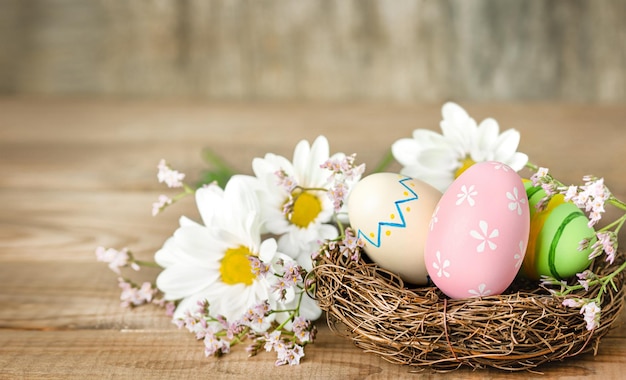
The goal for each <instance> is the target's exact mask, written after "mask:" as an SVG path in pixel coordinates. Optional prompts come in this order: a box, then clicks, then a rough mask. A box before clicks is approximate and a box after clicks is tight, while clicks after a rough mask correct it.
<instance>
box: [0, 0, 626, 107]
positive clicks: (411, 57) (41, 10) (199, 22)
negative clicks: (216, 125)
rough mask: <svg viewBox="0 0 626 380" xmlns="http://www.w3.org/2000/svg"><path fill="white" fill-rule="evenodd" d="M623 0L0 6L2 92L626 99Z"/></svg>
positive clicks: (68, 1)
mask: <svg viewBox="0 0 626 380" xmlns="http://www.w3.org/2000/svg"><path fill="white" fill-rule="evenodd" d="M624 17H626V1H624V0H594V1H584V0H573V1H571V0H554V1H533V0H522V1H518V0H504V1H503V0H475V1H461V0H445V1H438V0H406V1H384V0H367V1H361V0H357V1H328V0H324V1H318V0H298V1H291V0H261V1H248V0H209V1H204V0H185V1H177V0H145V1H124V0H109V1H81V0H23V1H22V0H5V1H2V2H0V46H2V47H3V48H2V49H0V91H3V92H5V93H20V94H21V93H26V94H53V95H54V94H78V95H85V94H92V95H123V96H150V97H153V96H158V97H172V96H176V97H201V98H209V99H213V100H215V99H244V100H257V99H282V100H285V99H299V100H303V99H312V100H387V101H389V100H398V101H441V100H444V99H456V100H472V99H474V100H475V99H479V100H492V101H493V100H520V99H527V100H569V101H577V102H581V101H592V102H620V101H624V100H626V69H625V68H626V49H624V46H626V40H625V38H626V37H624V36H626V23H624V22H623V19H624Z"/></svg>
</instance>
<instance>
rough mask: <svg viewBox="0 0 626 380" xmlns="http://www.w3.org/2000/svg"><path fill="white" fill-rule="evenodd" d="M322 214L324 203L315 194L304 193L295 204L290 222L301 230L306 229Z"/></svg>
mask: <svg viewBox="0 0 626 380" xmlns="http://www.w3.org/2000/svg"><path fill="white" fill-rule="evenodd" d="M320 212H322V202H320V200H319V198H318V197H316V196H315V195H313V194H310V193H307V192H304V193H302V194H300V195H298V197H297V198H296V200H295V201H294V203H293V212H292V213H291V218H290V221H291V223H293V224H295V225H296V226H298V227H300V228H306V227H307V226H308V225H309V224H310V223H311V222H312V221H314V220H315V218H317V216H318V215H319V214H320Z"/></svg>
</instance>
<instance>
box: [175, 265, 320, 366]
mask: <svg viewBox="0 0 626 380" xmlns="http://www.w3.org/2000/svg"><path fill="white" fill-rule="evenodd" d="M250 261H251V264H252V271H253V273H255V275H259V276H273V277H274V278H275V279H276V280H277V281H276V282H275V285H274V286H273V287H272V291H273V293H274V295H275V297H276V298H277V299H278V303H280V302H281V301H284V300H285V298H286V294H287V293H293V292H295V293H296V297H298V301H297V305H296V306H295V307H294V308H293V309H280V308H276V309H272V308H271V307H270V304H269V302H268V301H264V302H261V303H259V304H257V305H255V306H253V307H251V308H250V309H248V311H247V312H246V313H244V314H243V316H241V317H240V318H239V319H238V320H236V321H228V320H227V319H226V318H225V317H224V316H221V315H218V316H212V315H211V314H210V311H209V309H210V307H209V306H210V305H209V303H208V301H206V300H203V301H200V302H198V307H197V309H196V310H195V311H187V312H186V314H185V316H184V317H183V318H180V319H177V320H175V322H176V324H177V325H178V327H179V328H183V327H185V328H186V329H187V330H189V331H190V332H192V333H194V334H195V336H196V338H197V339H198V340H203V342H204V354H205V356H207V357H208V356H217V357H219V356H222V355H224V354H227V353H229V352H230V349H231V347H232V346H234V345H236V344H240V343H243V342H245V341H251V342H252V343H251V344H250V345H248V346H247V347H246V351H247V352H248V354H249V355H250V356H255V355H256V354H257V353H258V352H259V351H261V349H264V350H265V351H267V352H270V351H274V352H276V356H277V359H276V363H275V364H276V365H277V366H280V365H286V364H288V365H296V364H300V359H301V358H302V357H303V356H304V346H306V345H307V344H309V343H313V341H314V340H315V335H316V332H317V328H316V327H315V325H314V324H313V323H311V321H309V320H307V319H306V318H304V317H303V316H301V315H300V306H301V302H302V298H303V297H304V295H305V290H304V289H305V283H306V284H308V287H309V288H310V287H311V286H312V284H311V283H310V282H308V281H304V280H303V277H304V275H305V274H306V272H305V271H304V270H303V269H302V267H300V266H299V265H293V263H292V262H289V263H284V262H279V263H277V264H278V265H276V266H270V265H266V264H264V263H263V262H261V260H259V259H257V258H254V257H253V258H250ZM280 267H282V269H280V270H276V269H277V268H280ZM278 321H281V322H278Z"/></svg>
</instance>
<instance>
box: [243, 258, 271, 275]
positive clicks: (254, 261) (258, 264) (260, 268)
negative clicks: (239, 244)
mask: <svg viewBox="0 0 626 380" xmlns="http://www.w3.org/2000/svg"><path fill="white" fill-rule="evenodd" d="M248 260H250V265H251V267H252V273H253V274H254V275H255V276H256V277H262V278H264V277H265V276H266V275H267V274H268V272H269V270H270V265H269V264H266V263H264V262H262V261H261V260H260V259H259V258H258V257H254V256H250V257H248Z"/></svg>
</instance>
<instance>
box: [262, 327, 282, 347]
mask: <svg viewBox="0 0 626 380" xmlns="http://www.w3.org/2000/svg"><path fill="white" fill-rule="evenodd" d="M280 335H281V333H280V331H278V330H274V331H272V332H271V333H265V345H264V346H263V348H265V351H267V352H270V351H272V350H273V349H275V348H276V347H278V346H279V345H281V344H282V340H281V339H280Z"/></svg>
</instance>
